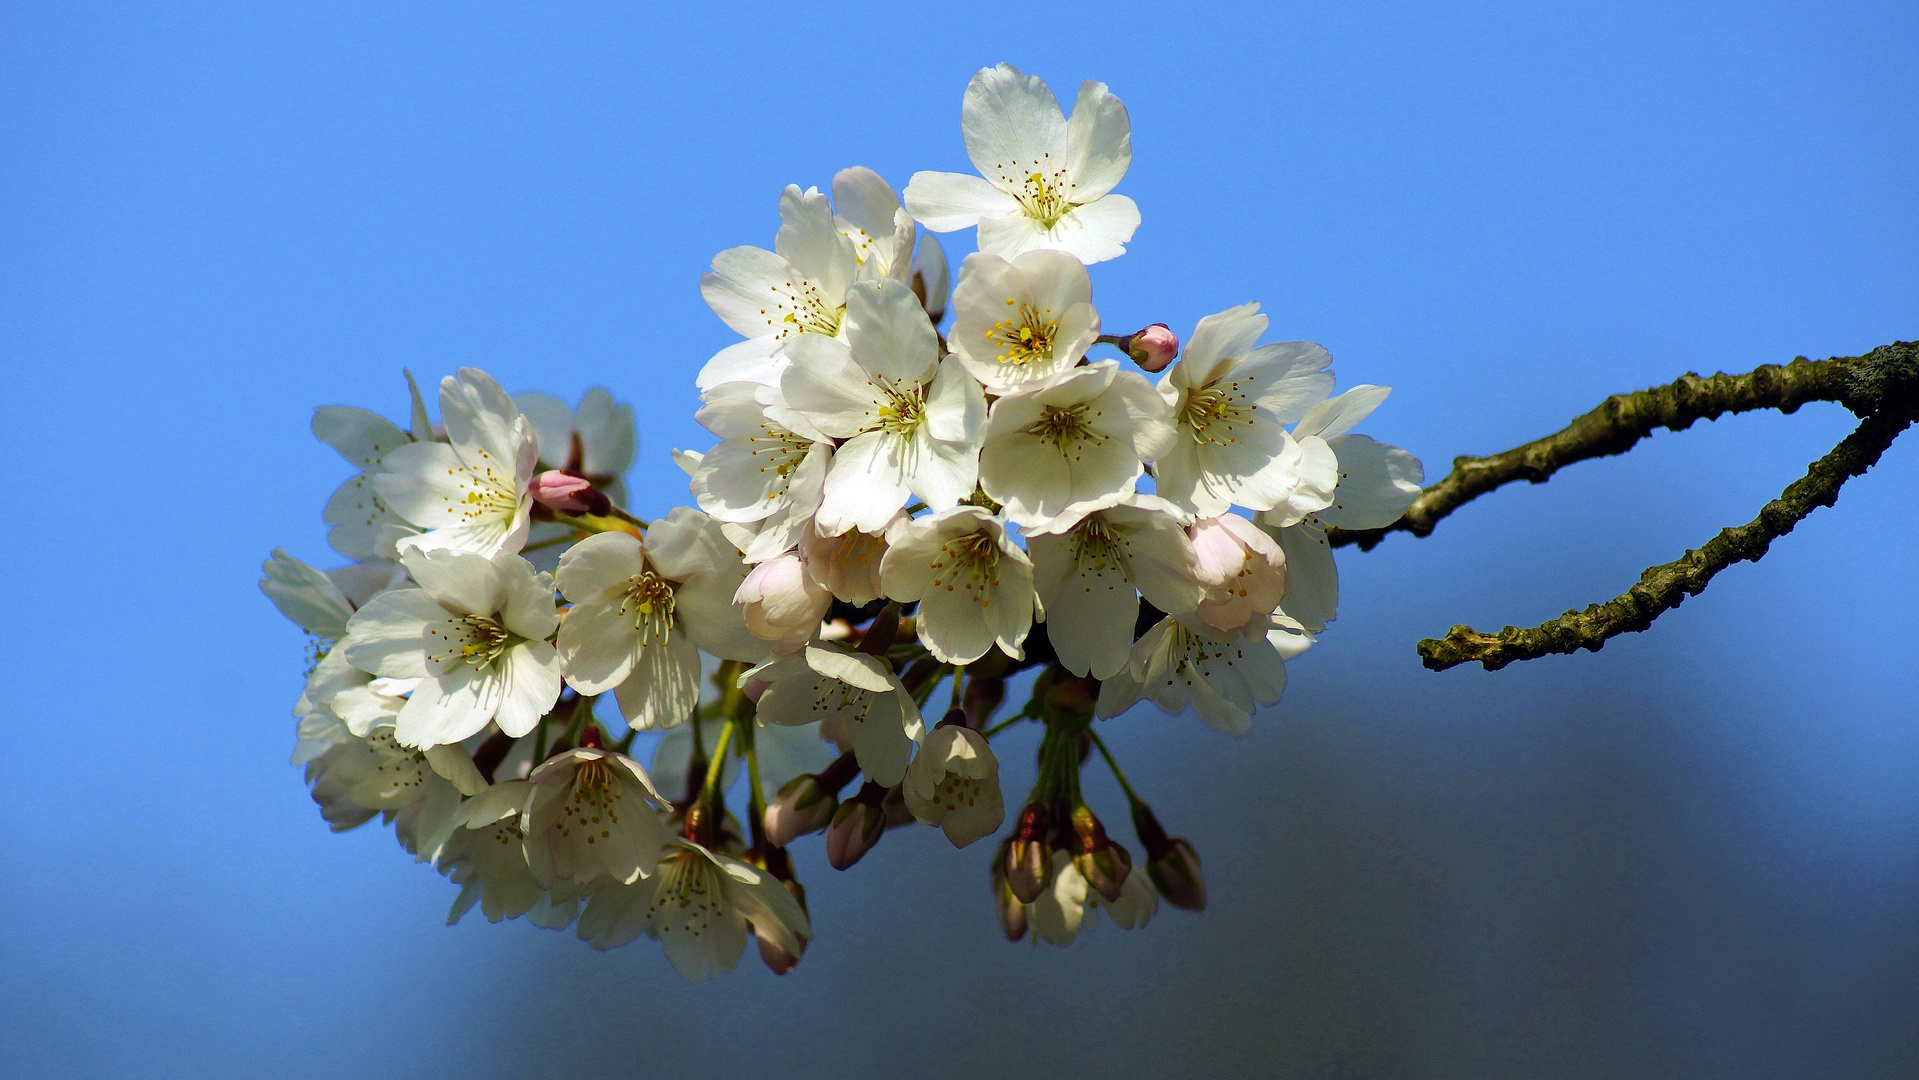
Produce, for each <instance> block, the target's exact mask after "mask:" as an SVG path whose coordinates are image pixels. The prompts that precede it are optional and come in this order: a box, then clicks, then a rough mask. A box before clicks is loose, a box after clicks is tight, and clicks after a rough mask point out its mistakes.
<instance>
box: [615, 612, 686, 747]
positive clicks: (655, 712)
mask: <svg viewBox="0 0 1919 1080" xmlns="http://www.w3.org/2000/svg"><path fill="white" fill-rule="evenodd" d="M614 696H615V697H616V698H617V699H618V700H619V703H620V714H621V715H622V716H624V717H626V722H627V724H628V725H629V726H631V727H633V728H634V729H636V730H639V731H651V730H653V729H654V728H662V727H674V726H676V725H678V724H682V723H685V722H686V719H687V717H689V716H691V715H692V713H693V708H694V706H696V705H698V704H699V703H700V652H699V650H698V649H696V648H694V647H693V643H692V642H691V641H690V640H688V639H687V637H686V636H685V635H684V634H675V635H674V636H673V637H672V638H670V639H668V640H667V641H665V642H655V643H653V644H649V645H647V646H645V647H643V648H641V649H640V650H639V654H638V655H637V656H636V657H635V658H634V663H633V671H632V674H631V675H628V676H627V679H626V681H625V682H623V683H621V684H620V685H619V687H618V689H616V690H615V691H614Z"/></svg>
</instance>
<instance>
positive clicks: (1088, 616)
mask: <svg viewBox="0 0 1919 1080" xmlns="http://www.w3.org/2000/svg"><path fill="white" fill-rule="evenodd" d="M1181 516H1182V515H1181V514H1180V512H1179V510H1178V509H1177V508H1175V507H1174V506H1173V505H1172V504H1171V503H1168V502H1167V501H1166V500H1164V499H1160V498H1157V497H1155V496H1152V495H1137V494H1134V495H1128V496H1126V497H1125V498H1124V499H1122V500H1120V501H1117V502H1115V504H1114V505H1112V506H1106V507H1100V508H1098V509H1095V510H1092V511H1089V512H1088V513H1086V514H1085V515H1084V516H1083V517H1081V518H1079V520H1077V521H1072V520H1071V519H1061V521H1058V522H1055V523H1054V526H1053V528H1054V529H1056V530H1057V531H1049V532H1040V533H1034V532H1030V531H1029V532H1028V534H1027V537H1026V549H1027V553H1028V555H1029V556H1030V557H1031V558H1032V561H1033V587H1034V589H1035V590H1037V592H1038V594H1039V600H1040V602H1041V604H1042V605H1044V607H1045V610H1046V612H1047V622H1046V631H1047V634H1048V636H1049V637H1050V638H1051V639H1052V642H1053V649H1054V651H1055V652H1056V653H1058V654H1059V661H1060V664H1061V665H1063V666H1064V667H1065V668H1066V669H1067V670H1068V671H1071V672H1072V673H1073V674H1075V675H1086V674H1088V673H1090V674H1091V675H1092V676H1093V677H1094V678H1096V679H1105V678H1109V677H1111V676H1112V675H1114V674H1115V673H1117V672H1119V671H1120V670H1121V669H1122V668H1124V667H1125V666H1126V657H1127V653H1128V651H1129V650H1131V648H1132V646H1133V625H1134V623H1135V622H1136V621H1137V619H1138V615H1139V597H1140V596H1145V597H1146V600H1147V602H1148V603H1150V604H1152V605H1153V606H1154V607H1156V608H1158V609H1159V610H1161V611H1163V612H1168V613H1171V614H1175V615H1180V616H1182V617H1191V616H1192V615H1193V613H1194V611H1195V609H1196V608H1197V606H1198V604H1199V602H1200V600H1201V598H1202V596H1203V593H1202V591H1201V587H1200V584H1199V582H1198V580H1197V578H1196V577H1195V576H1194V572H1193V568H1194V565H1195V556H1194V554H1193V545H1192V541H1191V540H1190V539H1188V538H1187V535H1186V530H1185V529H1184V528H1182V527H1181V522H1180V519H1181Z"/></svg>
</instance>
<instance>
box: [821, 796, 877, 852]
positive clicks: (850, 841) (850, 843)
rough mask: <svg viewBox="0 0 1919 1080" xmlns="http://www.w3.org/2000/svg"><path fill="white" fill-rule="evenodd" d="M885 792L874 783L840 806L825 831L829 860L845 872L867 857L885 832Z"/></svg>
mask: <svg viewBox="0 0 1919 1080" xmlns="http://www.w3.org/2000/svg"><path fill="white" fill-rule="evenodd" d="M885 798H886V789H885V788H883V787H880V786H879V785H878V784H875V783H874V782H872V781H871V780H868V781H867V782H866V786H865V787H863V788H861V789H860V793H859V794H858V795H855V796H854V797H852V798H850V799H848V800H846V801H845V802H843V803H841V804H840V808H839V810H837V811H835V812H834V814H833V824H831V825H829V826H827V829H826V861H827V863H828V864H829V865H831V866H832V867H833V869H835V870H845V869H846V868H848V867H850V866H852V865H853V864H854V863H856V862H859V861H860V860H861V859H863V858H865V857H866V853H867V852H869V851H871V850H873V845H874V844H877V843H879V842H880V837H881V836H883V835H885V833H886V811H885V810H884V809H882V808H881V803H882V802H883V801H884V800H885Z"/></svg>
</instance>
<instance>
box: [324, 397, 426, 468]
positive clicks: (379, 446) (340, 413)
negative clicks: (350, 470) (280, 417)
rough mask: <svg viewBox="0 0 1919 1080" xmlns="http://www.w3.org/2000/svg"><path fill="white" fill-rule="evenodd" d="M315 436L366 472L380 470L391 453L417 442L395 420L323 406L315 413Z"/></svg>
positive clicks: (345, 408) (378, 415)
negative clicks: (380, 466)
mask: <svg viewBox="0 0 1919 1080" xmlns="http://www.w3.org/2000/svg"><path fill="white" fill-rule="evenodd" d="M313 436H314V438H317V439H319V440H320V441H321V442H323V443H326V444H327V445H328V446H331V447H332V448H334V449H335V450H338V451H339V452H340V456H341V457H343V458H345V459H346V460H347V463H348V464H350V465H352V466H353V467H354V468H355V469H359V470H360V471H362V472H367V471H377V469H378V466H379V464H380V462H381V460H382V459H384V458H385V457H386V455H387V454H388V452H390V451H392V450H394V449H396V448H398V447H401V446H405V445H407V444H408V443H411V442H412V441H413V440H412V438H411V437H409V436H408V435H407V433H406V432H404V431H401V430H400V429H399V428H398V427H397V426H395V425H394V424H393V422H392V421H390V420H388V419H387V418H385V417H383V416H381V415H380V414H378V413H375V412H369V411H367V410H366V409H356V408H353V407H352V406H348V405H322V406H321V407H319V408H317V409H315V410H313Z"/></svg>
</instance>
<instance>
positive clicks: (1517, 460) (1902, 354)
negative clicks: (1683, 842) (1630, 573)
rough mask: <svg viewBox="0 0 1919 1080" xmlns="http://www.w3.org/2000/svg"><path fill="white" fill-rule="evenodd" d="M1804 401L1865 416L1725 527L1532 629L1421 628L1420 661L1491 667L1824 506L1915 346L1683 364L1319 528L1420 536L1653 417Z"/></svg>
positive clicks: (1676, 419) (1725, 558)
mask: <svg viewBox="0 0 1919 1080" xmlns="http://www.w3.org/2000/svg"><path fill="white" fill-rule="evenodd" d="M1807 401H1835V402H1838V403H1839V404H1841V405H1844V406H1845V407H1846V408H1847V409H1849V410H1851V411H1852V412H1853V413H1854V414H1855V415H1857V416H1860V417H1863V418H1864V419H1863V421H1862V422H1861V423H1860V425H1859V427H1858V429H1857V430H1855V431H1854V432H1853V433H1852V434H1850V435H1848V436H1847V437H1846V438H1845V439H1844V440H1843V441H1841V442H1840V443H1839V445H1838V446H1836V447H1834V448H1833V450H1832V452H1831V453H1828V454H1826V455H1825V456H1824V457H1822V458H1820V459H1819V460H1818V461H1815V462H1813V463H1812V465H1811V466H1810V467H1809V468H1808V469H1807V472H1806V475H1805V476H1804V477H1802V478H1800V479H1799V480H1796V481H1794V482H1793V483H1792V484H1791V485H1790V486H1788V487H1787V488H1786V490H1785V492H1784V493H1782V494H1781V495H1780V497H1779V498H1778V499H1775V500H1773V501H1772V502H1770V503H1767V504H1766V506H1765V507H1764V508H1763V509H1761V510H1760V512H1759V516H1758V517H1756V518H1754V519H1753V520H1752V521H1751V522H1749V523H1747V524H1745V525H1742V526H1739V527H1737V528H1728V529H1723V530H1721V531H1720V533H1719V535H1718V536H1716V537H1714V538H1713V539H1712V540H1711V541H1708V542H1707V544H1706V545H1705V546H1704V547H1702V548H1700V549H1698V550H1696V551H1688V552H1687V553H1686V554H1685V556H1684V557H1682V558H1680V559H1678V560H1675V561H1673V562H1670V563H1666V564H1664V565H1662V566H1655V567H1652V568H1650V569H1648V570H1646V571H1645V572H1644V573H1643V574H1641V575H1640V581H1639V584H1637V585H1635V586H1633V587H1632V588H1631V589H1630V590H1628V591H1627V592H1626V593H1624V594H1623V595H1621V596H1619V597H1617V598H1615V599H1614V600H1612V601H1610V602H1608V603H1605V604H1594V605H1592V606H1590V607H1588V608H1587V609H1586V610H1585V611H1583V612H1574V611H1568V612H1567V613H1566V614H1564V615H1562V616H1560V617H1559V618H1557V619H1554V620H1552V621H1550V622H1547V623H1545V624H1543V625H1541V626H1538V627H1534V628H1531V629H1523V630H1522V629H1520V628H1518V627H1513V626H1508V627H1506V628H1505V629H1504V630H1501V631H1500V632H1499V633H1498V634H1482V633H1479V632H1477V631H1475V630H1473V629H1472V628H1471V627H1467V626H1455V627H1453V628H1452V630H1451V632H1449V633H1448V634H1447V635H1446V637H1444V638H1441V639H1432V638H1429V639H1427V640H1424V641H1421V642H1420V643H1419V646H1418V648H1419V653H1420V656H1421V658H1422V660H1423V662H1424V663H1425V665H1426V666H1427V667H1428V668H1431V669H1433V670H1434V671H1442V670H1445V669H1446V668H1450V667H1454V666H1457V665H1459V664H1464V663H1469V662H1471V661H1475V660H1477V661H1479V662H1480V663H1481V664H1483V665H1484V666H1485V668H1486V669H1487V670H1488V671H1496V670H1498V669H1499V668H1502V667H1504V666H1506V665H1507V664H1510V663H1512V662H1514V661H1516V660H1531V659H1535V658H1537V657H1541V656H1545V655H1548V654H1551V653H1571V652H1576V651H1578V650H1579V649H1588V650H1592V651H1597V650H1598V649H1599V648H1600V647H1602V646H1603V645H1604V644H1605V642H1606V641H1607V640H1608V639H1610V638H1612V637H1614V636H1616V635H1619V634H1623V633H1637V632H1639V631H1642V630H1645V629H1646V628H1647V627H1649V626H1651V625H1652V621H1653V620H1654V619H1656V618H1658V617H1659V616H1660V615H1661V614H1663V613H1664V612H1666V611H1667V610H1670V609H1671V608H1674V607H1677V606H1679V604H1680V603H1681V602H1682V601H1684V599H1685V598H1686V597H1687V596H1689V595H1697V594H1698V593H1699V592H1701V591H1702V590H1704V589H1705V587H1706V585H1707V583H1708V582H1710V581H1711V580H1712V578H1713V576H1714V575H1716V574H1718V573H1719V571H1721V570H1723V569H1725V568H1726V567H1727V566H1730V565H1731V564H1733V563H1735V562H1743V561H1757V560H1758V559H1759V558H1761V557H1762V556H1764V555H1765V553H1766V550H1767V548H1768V547H1769V546H1770V544H1771V542H1772V541H1773V540H1774V539H1776V538H1778V537H1780V536H1784V535H1785V534H1786V533H1789V532H1791V531H1792V529H1793V528H1794V526H1796V525H1798V523H1799V522H1800V521H1801V520H1803V519H1804V518H1805V517H1806V515H1808V514H1810V513H1811V512H1812V511H1813V509H1814V508H1815V507H1819V506H1831V505H1832V504H1833V502H1834V501H1835V500H1836V499H1837V498H1838V496H1839V489H1840V488H1841V487H1842V486H1843V485H1844V484H1845V482H1846V481H1847V480H1849V479H1851V478H1852V477H1854V476H1857V475H1859V474H1861V473H1863V472H1865V471H1866V470H1867V469H1869V468H1871V467H1872V466H1873V465H1874V464H1875V463H1876V462H1877V461H1878V460H1879V457H1880V455H1881V454H1883V453H1884V452H1885V449H1886V447H1888V446H1890V445H1891V443H1892V441H1893V439H1895V438H1897V437H1898V436H1899V434H1900V433H1901V432H1902V431H1904V430H1905V429H1906V427H1907V426H1908V425H1910V424H1911V423H1912V422H1913V420H1914V418H1915V417H1916V416H1919V348H1916V347H1914V346H1913V345H1912V344H1911V343H1909V342H1894V343H1893V344H1891V345H1885V346H1881V347H1879V348H1877V349H1874V350H1873V351H1872V352H1870V353H1867V354H1866V355H1864V356H1859V357H1836V358H1834V359H1830V360H1819V361H1812V360H1807V359H1805V358H1803V357H1801V358H1799V359H1797V360H1794V361H1793V362H1792V363H1791V364H1788V365H1786V366H1785V367H1783V368H1782V367H1779V366H1777V365H1773V364H1768V365H1765V366H1763V367H1760V368H1758V369H1756V370H1754V371H1752V372H1750V373H1748V374H1745V375H1726V374H1723V373H1722V374H1718V375H1714V376H1712V377H1711V378H1709V379H1702V378H1700V377H1699V376H1697V375H1686V376H1684V377H1683V378H1681V379H1679V380H1676V381H1675V382H1673V383H1670V384H1668V385H1666V386H1662V387H1656V388H1654V389H1651V390H1642V391H1639V392H1638V393H1636V394H1623V395H1615V396H1614V397H1611V398H1608V399H1607V400H1606V402H1605V403H1604V404H1602V405H1601V406H1600V407H1599V408H1597V409H1595V410H1593V411H1592V412H1590V413H1587V414H1586V415H1584V416H1582V417H1580V418H1579V419H1577V420H1575V421H1573V423H1572V425H1571V426H1569V427H1568V428H1566V429H1565V430H1564V431H1561V432H1558V433H1557V434H1554V435H1550V436H1547V437H1546V438H1544V439H1540V440H1537V441H1535V442H1532V443H1528V444H1527V445H1525V446H1522V447H1519V448H1517V449H1514V450H1509V451H1507V452H1506V453H1504V454H1496V455H1494V456H1492V457H1489V458H1464V457H1462V458H1459V459H1458V460H1457V461H1455V462H1454V467H1453V472H1452V473H1451V474H1450V475H1449V476H1447V477H1446V479H1444V480H1442V481H1440V482H1439V483H1438V484H1435V485H1433V486H1432V487H1430V488H1428V489H1426V493H1425V494H1424V495H1422V496H1421V497H1420V498H1419V499H1418V500H1416V501H1415V502H1414V503H1413V505H1412V507H1410V508H1409V509H1408V510H1407V512H1406V514H1405V515H1404V516H1402V517H1401V518H1400V520H1399V521H1398V522H1395V523H1394V524H1393V525H1391V526H1388V527H1387V528H1385V529H1379V530H1368V531H1367V532H1365V533H1349V532H1339V531H1338V530H1328V533H1329V538H1330V539H1331V540H1332V542H1333V543H1334V544H1344V543H1358V544H1359V545H1360V546H1361V549H1362V550H1365V549H1367V548H1370V547H1371V546H1372V544H1376V543H1378V542H1379V540H1380V539H1381V538H1382V537H1383V536H1384V534H1385V533H1387V532H1393V531H1406V532H1411V533H1413V534H1414V535H1415V536H1425V535H1427V534H1429V533H1430V532H1431V531H1432V528H1433V526H1434V524H1436V523H1437V522H1438V520H1439V519H1440V518H1443V517H1445V516H1446V515H1447V514H1448V513H1451V512H1452V510H1454V509H1456V508H1458V507H1459V506H1462V505H1464V504H1465V503H1467V502H1470V501H1471V500H1472V499H1474V498H1477V497H1478V496H1479V495H1482V494H1485V493H1486V492H1488V491H1491V490H1493V489H1495V488H1497V487H1500V486H1502V485H1504V484H1507V483H1510V482H1512V481H1513V480H1517V479H1521V478H1524V479H1528V480H1531V481H1532V482H1533V483H1543V482H1545V481H1546V480H1547V479H1548V478H1550V477H1551V475H1552V474H1553V473H1554V472H1555V471H1557V470H1558V469H1559V468H1561V467H1562V466H1564V465H1568V464H1571V463H1572V462H1575V461H1583V460H1585V459H1586V458H1591V457H1602V456H1606V455H1610V454H1617V453H1623V452H1624V451H1625V450H1627V449H1629V448H1631V447H1632V446H1633V445H1634V444H1635V443H1637V442H1638V441H1639V440H1640V439H1642V438H1644V437H1645V436H1646V435H1647V434H1650V433H1651V431H1652V430H1653V429H1655V428H1659V427H1664V428H1668V429H1669V430H1674V431H1678V430H1683V429H1685V428H1686V427H1689V426H1691V425H1692V423H1693V422H1694V421H1696V420H1698V419H1701V418H1705V419H1713V418H1716V417H1718V416H1719V415H1720V414H1721V413H1726V412H1747V411H1751V410H1753V409H1762V408H1774V409H1778V410H1780V411H1781V412H1787V413H1790V412H1793V411H1795V410H1796V409H1798V407H1799V406H1800V405H1802V404H1804V403H1805V402H1807ZM1335 534H1336V535H1335Z"/></svg>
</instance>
